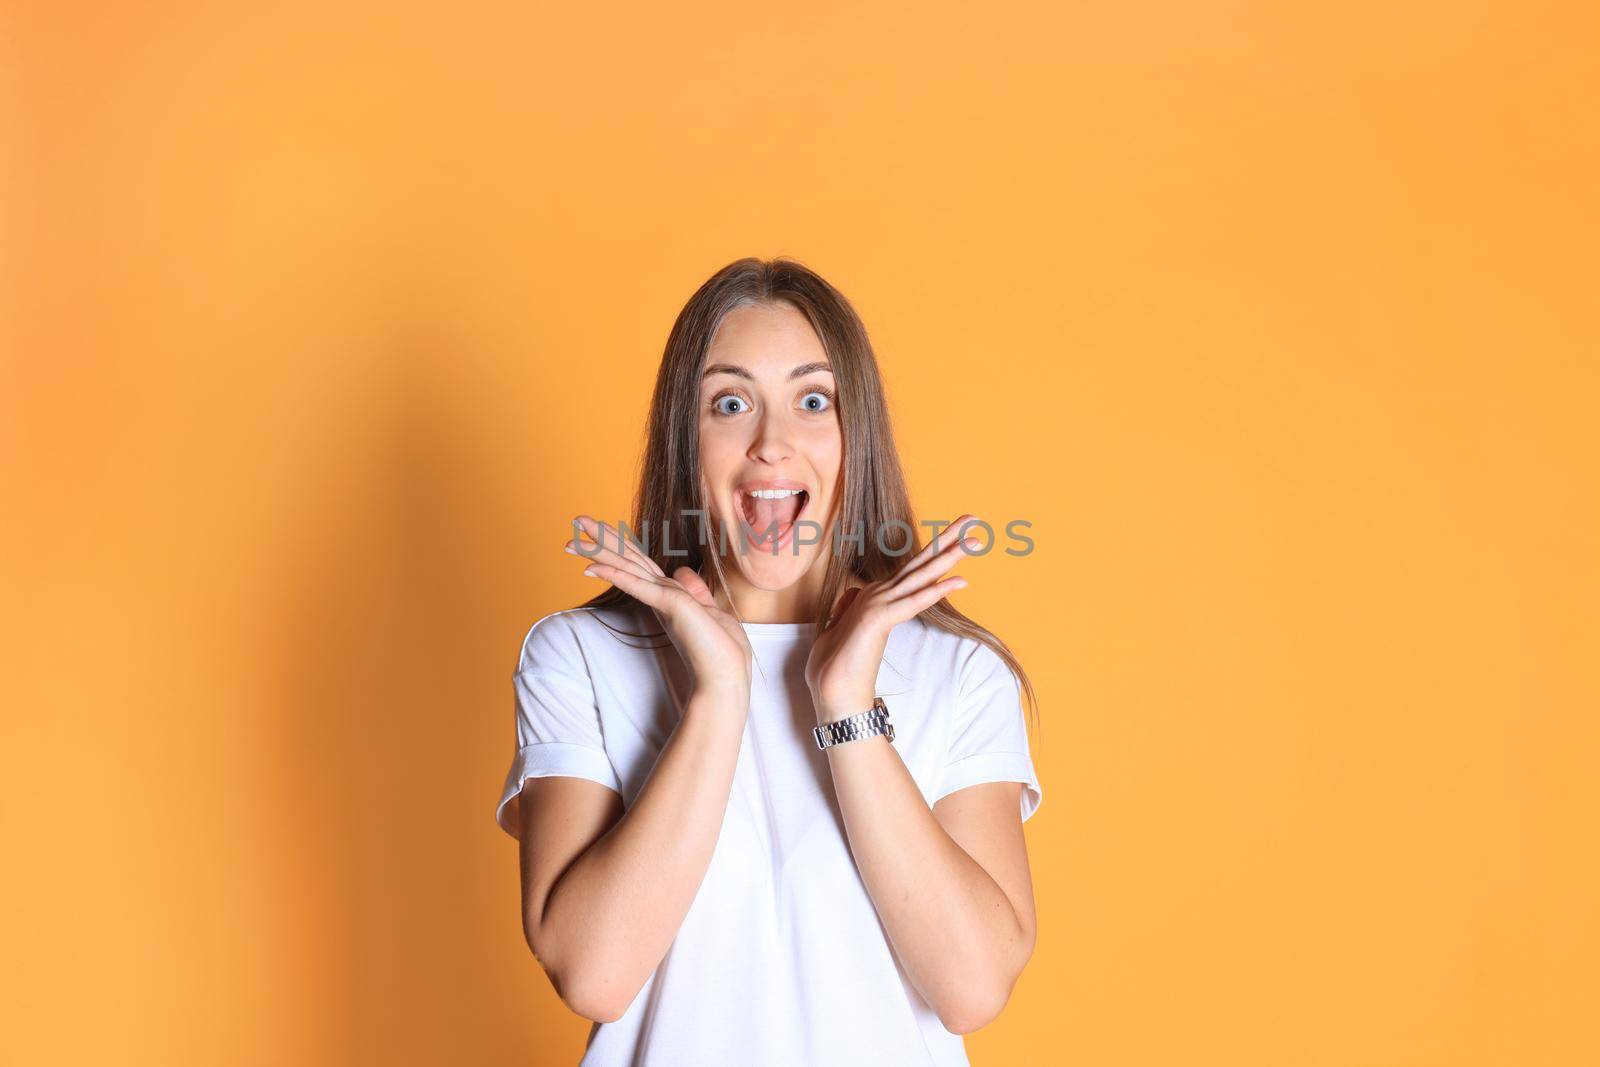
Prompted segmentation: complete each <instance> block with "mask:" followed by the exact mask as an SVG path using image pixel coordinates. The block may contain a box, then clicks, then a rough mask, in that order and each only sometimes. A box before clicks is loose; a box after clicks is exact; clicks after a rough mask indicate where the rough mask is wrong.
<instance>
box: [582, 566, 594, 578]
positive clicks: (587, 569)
mask: <svg viewBox="0 0 1600 1067" xmlns="http://www.w3.org/2000/svg"><path fill="white" fill-rule="evenodd" d="M583 573H584V574H587V575H588V576H589V577H591V578H593V577H594V576H595V573H594V568H593V567H585V568H583Z"/></svg>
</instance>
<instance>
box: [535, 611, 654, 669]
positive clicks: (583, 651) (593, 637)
mask: <svg viewBox="0 0 1600 1067" xmlns="http://www.w3.org/2000/svg"><path fill="white" fill-rule="evenodd" d="M648 623H649V620H645V619H642V617H641V615H640V613H639V612H638V611H634V610H630V609H629V608H627V607H604V608H601V607H592V606H589V605H580V606H579V607H575V608H562V609H560V610H558V611H552V612H549V613H548V614H545V615H542V616H540V617H539V618H538V619H536V620H535V621H534V622H533V624H532V625H531V626H529V627H528V631H527V633H526V634H524V635H523V638H522V648H521V650H520V652H519V653H518V656H517V672H518V673H521V672H523V671H527V670H532V669H535V668H548V667H561V666H570V667H576V668H582V667H584V666H586V665H587V662H588V659H589V658H590V657H591V656H593V655H604V654H605V651H606V649H607V648H608V647H611V646H612V645H615V646H616V647H617V648H622V647H623V646H622V644H621V643H620V641H618V639H617V636H616V631H617V630H618V629H620V630H622V631H624V632H628V631H632V632H638V631H639V628H640V627H641V625H648Z"/></svg>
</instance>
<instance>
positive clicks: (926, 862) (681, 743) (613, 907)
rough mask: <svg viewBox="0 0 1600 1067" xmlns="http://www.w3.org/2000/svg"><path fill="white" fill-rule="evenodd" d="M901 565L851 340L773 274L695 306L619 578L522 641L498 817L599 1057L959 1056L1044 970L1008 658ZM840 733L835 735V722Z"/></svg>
mask: <svg viewBox="0 0 1600 1067" xmlns="http://www.w3.org/2000/svg"><path fill="white" fill-rule="evenodd" d="M968 526H972V527H973V528H977V524H976V520H975V519H974V517H973V516H970V515H967V516H962V517H961V519H959V520H957V522H956V523H954V524H952V525H951V526H950V527H947V528H945V529H944V531H943V533H942V534H935V536H934V537H933V538H932V539H931V540H930V542H929V543H928V544H927V545H926V546H922V547H920V548H919V547H918V544H917V543H918V541H919V539H918V538H916V535H915V529H916V527H915V525H914V524H913V522H912V511H911V506H910V503H909V500H908V496H907V493H906V490H905V486H904V482H903V478H902V475H901V471H900V463H899V459H898V457H897V455H896V452H895V448H894V443H893V438H892V436H891V432H890V427H889V420H888V412H887V406H886V404H885V401H884V394H883V388H882V383H881V380H880V378H879V375H878V370H877V364H876V361H875V359H874V357H873V354H872V349H871V346H870V344H869V343H868V340H867V335H866V331H865V329H864V328H863V326H862V324H861V322H860V320H859V318H858V317H857V316H856V314H855V312H854V310H853V309H852V308H851V306H850V304H849V303H848V301H846V300H845V299H844V297H843V296H842V295H840V294H839V292H838V291H837V290H835V289H834V288H833V287H832V286H830V285H829V284H828V283H827V282H826V281H824V280H823V279H822V278H821V277H819V276H818V275H816V274H815V273H814V272H812V271H810V270H809V269H807V268H805V267H804V266H802V265H800V264H798V263H795V262H793V261H791V260H785V259H778V260H774V261H770V262H763V261H760V260H757V259H742V260H739V261H737V262H735V263H732V264H730V265H728V266H727V267H725V268H723V269H722V270H720V271H718V272H717V273H716V274H715V275H714V276H713V277H712V278H711V279H710V280H708V281H707V282H706V283H705V284H704V285H703V286H702V287H701V288H700V290H699V291H698V292H696V293H695V295H694V297H693V298H692V299H691V300H690V301H689V303H688V304H687V306H685V307H684V309H683V311H682V313H681V314H680V315H679V316H678V319H677V322H676V323H675V325H674V326H673V330H672V334H671V336H670V338H669V339H668V341H667V346H666V352H665V356H664V358H663V360H662V363H661V368H660V372H659V375H658V377H657V380H656V387H655V394H654V398H653V400H652V405H651V413H650V426H649V441H648V444H647V447H646V455H645V461H644V467H643V472H642V477H641V481H640V485H639V490H638V495H637V498H636V501H635V506H634V515H633V519H632V525H631V526H630V527H629V528H628V529H627V530H626V531H623V530H622V529H620V528H618V527H614V526H612V525H609V524H606V523H602V522H597V521H595V520H594V519H592V518H590V517H588V516H579V517H578V518H577V519H575V520H574V527H575V530H576V529H581V530H582V532H583V534H584V535H586V537H575V538H574V539H573V540H572V541H569V542H568V543H567V545H566V546H565V547H566V550H567V551H568V552H570V553H574V554H576V555H579V556H580V557H582V558H583V559H584V561H585V563H586V564H587V566H586V567H585V569H584V573H585V574H588V575H592V576H593V577H595V578H597V579H599V580H601V581H604V582H606V583H608V584H609V588H607V589H606V590H605V591H604V592H602V593H601V594H599V595H598V596H596V597H595V598H593V599H592V600H590V601H588V602H587V603H585V604H584V605H582V606H581V607H577V608H571V609H567V610H564V611H557V612H554V613H553V614H550V615H546V616H545V617H544V618H541V619H540V620H539V621H538V622H536V623H535V624H534V625H533V627H532V629H531V630H530V631H529V632H528V634H527V636H526V638H525V639H524V642H523V646H522V652H521V658H520V661H519V663H518V668H517V673H516V676H515V688H516V695H517V736H518V751H517V754H516V757H515V759H514V761H513V765H512V767H511V772H510V774H509V775H508V777H507V780H506V785H505V791H504V794H503V796H502V798H501V801H500V806H499V808H498V810H497V812H496V818H497V821H498V822H499V825H500V826H501V827H502V828H503V829H504V830H505V831H506V832H507V833H509V834H511V835H513V836H515V837H517V838H518V840H519V841H520V842H521V847H520V854H521V869H522V893H523V928H524V932H525V934H526V937H527V940H528V944H529V946H530V948H531V949H532V950H533V953H534V955H535V956H536V957H537V958H538V960H539V962H540V964H541V965H542V966H543V967H544V969H545V971H546V973H547V974H548V975H549V977H550V980H551V982H552V983H553V984H554V986H555V989H556V990H557V992H558V993H559V994H560V996H561V998H562V1000H563V1001H564V1002H565V1003H566V1004H567V1005H568V1006H569V1007H570V1008H571V1009H572V1010H573V1011H575V1012H577V1013H578V1014H580V1015H582V1016H584V1017H586V1018H589V1019H592V1020H594V1021H595V1024H596V1025H595V1026H594V1027H593V1028H592V1029H591V1031H590V1034H589V1041H588V1045H587V1052H586V1055H585V1057H584V1059H583V1063H584V1064H588V1065H610V1064H650V1065H657V1064H665V1065H674V1067H676V1065H681V1064H692V1065H696V1067H708V1065H721V1064H740V1065H746V1064H750V1065H766V1064H774V1065H811V1064H823V1065H828V1067H837V1065H847V1064H872V1065H874V1067H904V1065H911V1064H938V1065H945V1064H965V1063H967V1057H966V1052H965V1049H964V1046H963V1043H962V1039H961V1037H960V1036H959V1035H961V1034H964V1033H967V1032H969V1031H972V1030H975V1029H977V1028H978V1027H980V1026H983V1025H985V1024H986V1023H988V1022H989V1021H991V1020H992V1019H994V1018H995V1017H996V1016H997V1015H998V1014H999V1012H1000V1010H1001V1008H1002V1007H1003V1006H1004V1005H1005V1002H1006V1000H1007V998H1008V997H1009V995H1010V991H1011V988H1012V985H1013V983H1014V982H1015V981H1016V979H1017V976H1018V975H1019V974H1020V973H1021V971H1022V968H1023V966H1024V964H1025V963H1026V962H1027V960H1028V958H1029V956H1030V954H1031V953H1032V949H1033V943H1034V906H1033V893H1032V887H1031V883H1030V875H1029V869H1028V857H1027V850H1026V846H1025V844H1024V839H1023V833H1022V823H1023V822H1024V821H1025V820H1026V819H1027V818H1028V817H1029V816H1030V815H1031V814H1032V813H1033V812H1034V810H1035V809H1037V807H1038V805H1039V803H1040V800H1041V799H1042V794H1041V791H1040V788H1039V782H1038V778H1037V777H1036V775H1035V773H1034V768H1033V763H1032V760H1031V758H1030V754H1029V749H1028V741H1027V731H1026V728H1025V723H1024V720H1023V716H1022V702H1021V695H1022V693H1024V692H1026V694H1027V697H1028V701H1029V704H1030V705H1031V704H1032V703H1033V691H1032V687H1031V685H1030V684H1029V683H1028V680H1027V675H1026V674H1025V673H1024V672H1023V671H1022V669H1021V667H1020V665H1018V664H1017V662H1016V660H1015V658H1014V657H1013V656H1012V654H1011V653H1010V651H1009V650H1008V649H1007V648H1006V646H1005V645H1004V644H1003V643H1001V642H1000V641H999V640H998V639H997V638H995V637H994V636H993V635H992V634H991V633H989V631H987V630H985V629H983V628H982V627H980V626H978V625H977V624H976V623H974V622H972V621H971V620H969V619H967V618H966V617H965V616H963V615H962V614H961V613H960V612H959V611H957V610H956V609H955V608H954V607H953V606H951V605H950V603H949V602H948V601H946V600H944V599H943V598H944V596H945V595H946V594H948V593H950V592H952V591H953V590H955V589H959V588H962V587H963V586H965V585H966V581H965V580H964V579H962V578H959V577H948V576H947V574H948V572H949V571H950V570H951V569H952V568H953V567H954V566H955V565H956V564H957V563H959V562H961V561H962V560H963V559H964V558H965V554H966V553H968V552H971V551H972V550H974V549H975V548H978V547H979V546H980V545H986V544H987V542H981V541H979V540H977V539H975V538H969V539H962V537H961V535H962V534H963V533H964V532H965V530H966V528H967V527H968ZM832 724H849V725H842V726H834V725H832Z"/></svg>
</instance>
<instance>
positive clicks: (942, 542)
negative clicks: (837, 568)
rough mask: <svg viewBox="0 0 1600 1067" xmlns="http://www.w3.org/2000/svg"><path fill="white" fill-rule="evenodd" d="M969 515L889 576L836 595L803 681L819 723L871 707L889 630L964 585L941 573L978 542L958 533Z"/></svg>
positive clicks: (981, 545)
mask: <svg viewBox="0 0 1600 1067" xmlns="http://www.w3.org/2000/svg"><path fill="white" fill-rule="evenodd" d="M974 518H975V516H973V515H963V516H961V518H959V519H957V520H956V521H955V522H953V523H951V524H950V525H949V526H947V527H945V529H944V530H942V531H940V534H939V535H938V536H936V537H934V539H933V540H932V541H930V542H929V543H928V544H926V545H924V546H923V548H922V551H920V552H918V553H917V554H916V555H915V556H912V557H911V558H910V559H909V560H907V561H906V563H905V565H904V566H902V567H901V568H900V570H899V571H898V572H896V573H895V575H894V577H892V578H889V579H886V580H884V581H881V582H868V583H867V584H866V585H858V586H852V587H851V588H849V589H846V590H845V591H844V593H843V594H842V595H841V596H840V597H839V600H838V603H836V604H835V605H834V608H833V613H832V614H831V615H830V616H829V618H828V625H827V627H826V628H825V629H824V630H823V631H822V633H821V634H819V635H818V636H817V639H816V641H815V642H814V643H813V644H812V646H811V656H810V658H809V659H807V660H806V685H807V686H809V687H810V688H811V702H812V704H813V705H814V706H815V707H816V710H817V722H818V723H825V722H833V721H835V720H837V719H844V718H848V717H849V716H851V715H855V714H858V713H860V712H863V711H866V710H867V709H869V708H871V707H872V701H873V698H874V697H875V696H876V695H877V692H876V690H877V686H878V668H879V665H880V664H882V662H883V653H884V649H885V648H887V647H888V643H889V631H890V630H893V629H894V628H895V626H897V625H899V624H900V623H902V622H905V621H906V620H907V619H911V618H914V617H915V616H916V615H917V614H918V613H919V612H921V611H924V610H926V609H927V608H929V607H931V606H932V605H934V604H937V603H938V602H939V601H940V600H942V599H943V598H944V597H945V595H946V594H949V593H953V592H955V591H956V590H957V589H962V588H964V587H965V586H966V584H967V580H966V579H965V578H960V577H956V578H945V579H944V580H943V581H940V578H941V577H943V575H944V574H946V573H947V572H948V571H949V570H950V568H951V567H954V566H955V565H956V564H957V563H959V562H960V561H961V560H962V558H964V556H965V554H966V552H967V551H971V550H972V549H976V548H981V547H983V542H982V541H981V540H979V539H978V538H975V537H967V538H965V539H962V538H961V537H960V536H959V535H960V534H961V532H962V531H963V527H964V526H965V525H966V524H967V523H969V522H972V521H973V520H974ZM935 548H938V551H937V552H935V551H934V549H935ZM964 550H965V551H964Z"/></svg>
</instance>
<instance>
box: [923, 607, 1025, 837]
mask: <svg viewBox="0 0 1600 1067" xmlns="http://www.w3.org/2000/svg"><path fill="white" fill-rule="evenodd" d="M963 650H964V651H963V658H962V662H961V666H960V672H959V676H960V682H959V685H958V687H957V697H956V710H955V722H954V724H953V727H952V729H951V733H950V746H949V750H948V752H947V753H946V757H945V763H944V770H943V772H942V773H941V775H940V777H939V786H938V788H937V789H936V790H935V792H934V797H933V800H934V802H938V801H939V800H940V799H941V798H943V797H946V796H949V795H950V794H951V793H954V792H956V791H957V790H958V789H965V788H966V787H967V786H971V785H980V784H982V783H984V782H1021V783H1022V785H1023V789H1022V790H1021V811H1020V814H1021V816H1022V821H1023V822H1027V821H1028V819H1029V817H1031V816H1032V815H1033V813H1034V812H1035V811H1037V810H1038V808H1039V804H1040V803H1041V802H1042V801H1043V800H1044V790H1043V789H1042V788H1041V787H1040V785H1039V776H1038V773H1037V772H1036V770H1035V769H1034V765H1033V756H1032V754H1031V752H1030V750H1029V747H1028V729H1027V722H1026V720H1025V719H1024V718H1023V714H1022V687H1021V685H1020V684H1019V682H1018V680H1017V676H1016V675H1015V674H1013V673H1012V671H1011V668H1010V667H1009V666H1007V665H1006V661H1005V660H1003V659H1001V658H1000V654H999V653H998V652H996V651H995V650H994V649H992V648H990V647H989V646H988V645H986V644H984V643H983V642H981V641H978V640H975V639H972V638H968V639H966V640H965V642H964V644H963Z"/></svg>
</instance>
